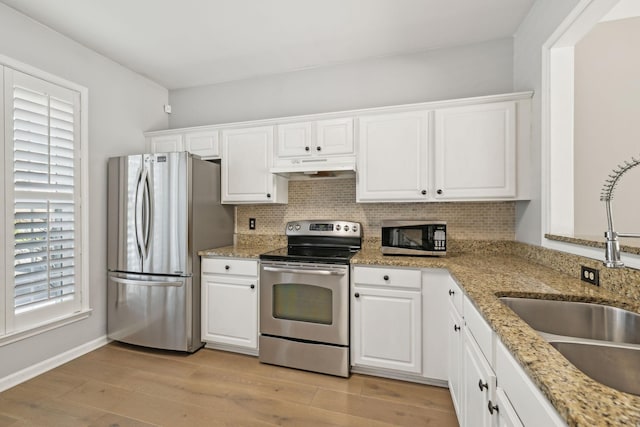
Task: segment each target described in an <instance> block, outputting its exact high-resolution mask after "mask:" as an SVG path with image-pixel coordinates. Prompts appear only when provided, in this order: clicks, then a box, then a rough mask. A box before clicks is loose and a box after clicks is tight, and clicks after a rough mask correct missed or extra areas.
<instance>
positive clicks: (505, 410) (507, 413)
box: [489, 387, 524, 427]
mask: <svg viewBox="0 0 640 427" xmlns="http://www.w3.org/2000/svg"><path fill="white" fill-rule="evenodd" d="M489 404H490V405H491V408H492V409H493V410H494V411H495V410H496V407H497V409H498V410H497V411H495V412H494V413H495V415H496V423H495V424H494V425H495V426H496V427H524V424H522V421H520V418H519V417H518V413H517V412H516V410H515V408H514V407H513V405H511V402H510V401H509V398H508V397H507V395H506V393H505V392H504V390H503V389H502V388H501V387H498V388H497V389H496V398H495V401H492V402H490V403H489Z"/></svg>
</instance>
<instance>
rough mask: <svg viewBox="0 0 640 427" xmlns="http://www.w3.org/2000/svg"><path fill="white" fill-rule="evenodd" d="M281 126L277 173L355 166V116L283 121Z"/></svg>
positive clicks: (279, 126)
mask: <svg viewBox="0 0 640 427" xmlns="http://www.w3.org/2000/svg"><path fill="white" fill-rule="evenodd" d="M277 128H278V134H277V141H276V152H275V156H274V158H275V160H274V167H275V171H276V172H282V173H286V172H295V171H296V170H312V169H314V168H315V167H317V169H318V170H332V169H334V170H344V169H350V170H353V169H354V168H355V153H354V146H353V119H352V118H351V117H346V118H338V119H329V120H317V121H309V122H295V123H282V124H278V125H277Z"/></svg>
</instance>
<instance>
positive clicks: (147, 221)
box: [142, 169, 153, 258]
mask: <svg viewBox="0 0 640 427" xmlns="http://www.w3.org/2000/svg"><path fill="white" fill-rule="evenodd" d="M142 203H143V205H142V210H143V214H142V217H143V225H144V228H143V230H142V237H143V240H142V245H143V246H144V249H145V258H146V257H147V256H148V255H149V241H150V238H149V237H150V235H151V218H153V212H151V210H152V206H151V184H150V182H149V172H148V169H145V174H144V178H143V184H142Z"/></svg>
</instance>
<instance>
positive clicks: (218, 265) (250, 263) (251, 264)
mask: <svg viewBox="0 0 640 427" xmlns="http://www.w3.org/2000/svg"><path fill="white" fill-rule="evenodd" d="M202 273H203V274H227V275H230V276H254V277H257V276H258V261H254V260H243V259H233V258H202Z"/></svg>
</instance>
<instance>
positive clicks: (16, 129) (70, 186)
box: [5, 70, 81, 332]
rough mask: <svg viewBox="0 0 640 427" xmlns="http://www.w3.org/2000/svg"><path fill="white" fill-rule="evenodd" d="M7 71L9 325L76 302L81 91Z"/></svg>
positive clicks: (68, 308)
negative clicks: (10, 231)
mask: <svg viewBox="0 0 640 427" xmlns="http://www.w3.org/2000/svg"><path fill="white" fill-rule="evenodd" d="M5 74H6V76H5V79H6V81H7V82H10V84H5V100H6V103H5V110H6V111H5V115H6V117H7V119H9V120H5V126H7V128H8V130H9V132H7V135H11V138H10V140H9V141H5V143H9V144H11V145H12V148H13V149H12V150H7V151H6V153H7V158H6V159H5V161H6V163H7V168H11V169H10V170H12V171H13V176H12V179H11V180H8V181H9V182H6V185H7V186H8V187H10V186H11V184H13V188H12V189H11V190H10V191H7V195H9V196H10V197H7V200H8V202H10V204H9V203H8V208H10V206H11V205H13V216H12V217H11V218H9V221H11V223H12V225H13V236H12V237H13V251H11V250H9V253H8V254H7V267H9V268H12V270H13V272H12V273H13V295H11V300H12V301H7V310H8V311H9V313H8V315H9V316H8V317H11V316H13V319H12V320H13V321H12V322H8V324H7V326H8V327H9V325H11V324H13V329H23V328H24V327H28V326H31V325H32V324H34V323H39V322H42V321H43V320H46V319H47V318H51V317H55V316H60V315H64V314H69V313H72V312H74V311H76V310H78V309H79V307H80V305H79V302H78V300H79V298H78V295H77V294H78V293H79V289H80V287H79V282H80V279H79V278H80V277H81V276H80V271H79V270H80V266H81V262H80V251H79V249H80V238H79V237H80V229H79V224H80V221H79V218H80V215H79V210H80V206H79V200H80V198H79V189H80V185H79V175H80V173H79V167H78V166H79V152H80V150H79V142H80V138H79V129H80V127H79V120H80V119H79V117H80V115H79V93H78V92H75V91H72V90H69V89H66V88H63V87H60V86H58V85H55V84H52V83H49V82H46V81H44V80H41V79H37V78H34V77H31V76H29V75H26V74H23V73H20V72H17V71H15V70H10V71H9V72H5ZM9 249H10V248H9ZM7 332H10V331H7Z"/></svg>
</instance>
